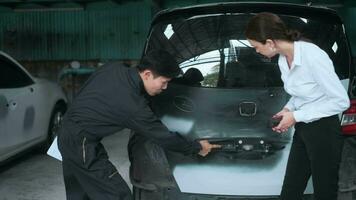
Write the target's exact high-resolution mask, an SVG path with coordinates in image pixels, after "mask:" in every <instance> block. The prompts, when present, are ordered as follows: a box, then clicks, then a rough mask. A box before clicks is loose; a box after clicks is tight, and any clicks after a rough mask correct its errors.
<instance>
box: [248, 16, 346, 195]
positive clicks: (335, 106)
mask: <svg viewBox="0 0 356 200" xmlns="http://www.w3.org/2000/svg"><path fill="white" fill-rule="evenodd" d="M325 34H326V33H325ZM245 35H246V37H247V39H248V41H249V42H250V44H251V46H252V47H253V48H255V50H256V52H257V53H260V54H262V55H264V56H267V57H269V58H271V57H273V56H275V55H277V54H278V55H279V59H278V65H279V69H280V71H281V78H282V80H283V82H284V89H285V91H286V92H287V93H288V94H290V95H291V98H290V100H289V101H288V103H287V104H286V105H285V107H284V108H283V109H282V110H281V111H280V112H278V113H277V114H275V115H274V116H273V117H277V118H281V121H280V123H279V124H278V126H276V127H274V128H273V130H274V131H276V132H278V133H283V132H286V131H287V130H288V129H289V128H290V127H292V126H294V127H295V133H294V136H293V142H292V147H291V151H290V155H289V160H288V164H287V169H286V174H285V177H284V182H283V187H282V192H281V199H282V200H301V199H302V196H303V193H304V190H305V187H306V184H307V182H308V179H309V178H310V176H311V175H312V176H313V186H314V198H315V199H317V200H336V199H337V188H338V187H337V183H338V168H339V163H340V157H341V149H342V145H343V139H342V137H341V134H340V131H341V128H340V122H339V118H338V114H339V113H341V112H343V111H344V110H346V109H347V108H348V107H349V105H350V101H349V97H348V95H347V93H346V91H345V89H344V87H343V86H342V84H341V82H340V80H339V78H338V76H337V75H336V73H335V70H334V66H333V63H332V61H331V59H330V58H329V56H328V55H327V54H326V53H325V52H324V51H323V50H322V49H320V48H319V47H318V46H316V45H315V44H312V43H310V42H306V41H301V40H300V33H299V32H297V31H291V30H289V29H288V28H287V27H286V25H285V24H284V23H283V21H282V20H281V19H280V18H279V17H278V16H277V15H275V14H272V13H260V14H258V15H256V16H254V17H252V18H251V20H250V21H249V22H248V24H247V28H246V31H245Z"/></svg>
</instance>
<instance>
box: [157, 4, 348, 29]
mask: <svg viewBox="0 0 356 200" xmlns="http://www.w3.org/2000/svg"><path fill="white" fill-rule="evenodd" d="M267 11H268V12H272V13H275V14H279V15H291V16H298V17H303V18H309V19H317V20H320V21H326V22H329V23H337V24H341V23H342V21H341V18H340V17H339V16H338V14H337V12H336V11H335V10H333V9H330V8H326V7H316V6H307V5H301V4H291V3H280V2H279V3H271V2H268V3H267V2H230V3H212V4H202V5H196V6H188V7H182V8H173V9H166V10H163V11H160V12H159V13H157V14H156V15H155V17H154V18H153V20H152V25H154V24H156V23H158V22H162V21H166V20H172V19H177V18H182V17H183V18H189V17H192V16H196V15H206V14H221V13H260V12H267Z"/></svg>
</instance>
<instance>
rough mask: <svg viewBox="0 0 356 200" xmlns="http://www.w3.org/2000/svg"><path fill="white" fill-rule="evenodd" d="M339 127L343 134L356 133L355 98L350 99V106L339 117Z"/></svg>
mask: <svg viewBox="0 0 356 200" xmlns="http://www.w3.org/2000/svg"><path fill="white" fill-rule="evenodd" d="M341 127H342V132H343V134H344V135H356V99H355V100H351V106H350V108H349V109H347V110H346V111H345V112H344V113H343V115H342V118H341Z"/></svg>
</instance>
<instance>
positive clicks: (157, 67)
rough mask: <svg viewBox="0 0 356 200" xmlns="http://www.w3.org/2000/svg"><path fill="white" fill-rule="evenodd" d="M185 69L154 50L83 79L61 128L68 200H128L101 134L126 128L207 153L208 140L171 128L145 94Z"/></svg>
mask: <svg viewBox="0 0 356 200" xmlns="http://www.w3.org/2000/svg"><path fill="white" fill-rule="evenodd" d="M180 72H181V70H180V68H179V66H178V64H177V63H176V61H175V59H174V58H173V57H172V56H171V55H170V54H169V53H167V52H165V51H162V50H157V51H151V52H149V53H148V54H147V55H146V56H144V58H143V59H142V60H141V62H140V64H139V65H138V66H137V67H136V68H128V67H125V66H123V65H120V64H117V63H116V64H115V63H113V64H107V65H104V66H102V67H101V68H100V69H98V70H97V71H96V72H95V73H94V74H93V75H92V76H91V77H90V78H89V80H88V81H87V82H86V83H85V84H84V86H83V87H82V89H81V90H80V91H79V93H78V94H77V96H76V98H75V100H74V101H73V103H72V105H71V107H70V108H69V110H68V111H67V113H66V115H65V117H64V120H63V124H62V127H61V129H60V131H59V133H58V147H59V150H60V152H61V154H62V159H63V176H64V182H65V189H66V195H67V199H68V200H79V199H94V200H111V199H115V200H129V199H132V197H131V191H130V189H129V187H128V185H127V184H126V183H125V181H124V180H123V179H122V177H121V176H120V174H119V173H118V171H117V169H116V168H115V167H114V165H113V164H112V163H111V162H110V161H109V159H108V155H107V152H106V151H105V149H104V147H103V145H102V144H101V142H100V141H101V140H102V139H103V138H104V137H106V136H109V135H112V134H114V133H116V132H118V131H120V130H122V129H124V128H129V129H132V130H134V131H135V132H137V133H141V134H145V136H146V137H148V138H150V139H152V140H153V141H154V142H156V143H157V144H159V145H161V146H162V147H163V148H164V149H167V150H171V151H176V152H182V153H184V154H194V153H199V154H200V155H202V156H205V155H207V154H208V153H209V152H210V150H211V149H212V148H217V147H218V146H217V145H212V144H210V143H209V142H208V141H206V140H203V141H199V142H197V141H187V140H185V139H184V138H183V137H181V136H180V135H178V134H177V133H171V132H169V130H168V129H167V128H166V127H165V126H164V125H163V124H162V123H161V121H160V120H159V119H158V118H157V117H156V116H155V115H154V114H153V112H152V111H151V109H150V107H149V106H148V101H147V99H146V97H147V96H148V95H149V96H154V95H157V94H159V93H160V92H162V90H164V89H166V88H167V84H168V81H170V80H171V78H173V77H176V76H177V75H179V74H180Z"/></svg>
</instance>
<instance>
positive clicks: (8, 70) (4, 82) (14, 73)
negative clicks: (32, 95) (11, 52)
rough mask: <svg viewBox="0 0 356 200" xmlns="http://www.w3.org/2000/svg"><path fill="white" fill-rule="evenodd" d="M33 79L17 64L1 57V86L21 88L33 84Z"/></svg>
mask: <svg viewBox="0 0 356 200" xmlns="http://www.w3.org/2000/svg"><path fill="white" fill-rule="evenodd" d="M32 83H33V81H32V80H31V78H30V77H28V75H27V74H26V73H24V72H23V71H22V69H20V68H19V67H18V66H17V65H15V64H14V63H12V62H10V61H9V60H8V59H6V58H4V57H0V88H2V89H4V88H19V87H24V86H27V85H31V84H32Z"/></svg>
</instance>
